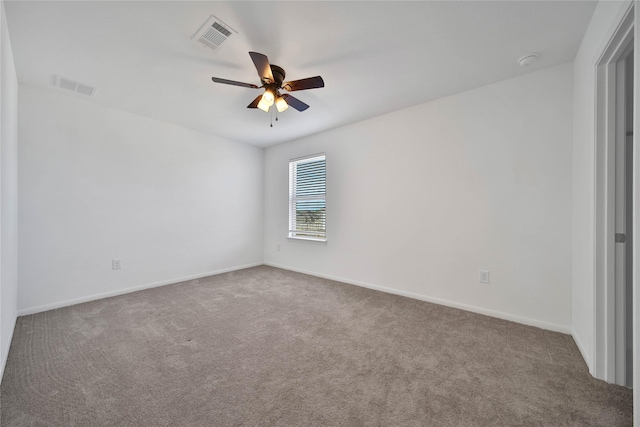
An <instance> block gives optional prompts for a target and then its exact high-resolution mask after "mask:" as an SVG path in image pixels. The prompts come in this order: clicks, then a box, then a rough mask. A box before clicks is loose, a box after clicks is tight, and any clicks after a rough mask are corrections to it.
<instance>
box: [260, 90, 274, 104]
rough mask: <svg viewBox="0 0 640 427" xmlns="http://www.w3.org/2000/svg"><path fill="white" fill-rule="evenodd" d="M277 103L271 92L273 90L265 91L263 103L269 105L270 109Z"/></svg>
mask: <svg viewBox="0 0 640 427" xmlns="http://www.w3.org/2000/svg"><path fill="white" fill-rule="evenodd" d="M274 101H275V97H274V96H273V92H271V90H269V89H267V90H265V91H264V94H263V95H262V101H261V102H264V103H265V104H267V105H268V106H269V107H271V106H272V105H273V102H274Z"/></svg>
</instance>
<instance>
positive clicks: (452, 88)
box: [5, 0, 595, 147]
mask: <svg viewBox="0 0 640 427" xmlns="http://www.w3.org/2000/svg"><path fill="white" fill-rule="evenodd" d="M594 9H595V2H592V1H587V2H582V1H568V2H560V1H534V2H528V1H497V2H492V1H470V2H463V1H454V2H436V1H410V2H400V1H388V2H387V1H375V2H374V1H371V2H369V1H354V2H346V1H345V2H341V1H323V2H314V1H300V2H285V1H275V2H272V1H259V2H244V1H242V2H239V1H231V2H205V1H197V2H185V1H179V2H171V1H123V2H115V1H105V2H101V1H70V2H57V1H45V2H35V1H7V0H5V10H6V14H7V22H8V27H9V34H10V38H11V43H12V47H13V53H14V58H15V62H16V69H17V73H18V80H19V81H20V83H22V84H24V85H29V86H34V87H41V88H44V89H46V90H57V91H61V92H64V93H68V94H69V95H70V96H76V97H78V98H81V99H85V100H87V101H89V102H94V103H97V104H101V105H105V106H109V107H113V108H118V109H122V110H125V111H129V112H132V113H135V114H139V115H142V116H146V117H150V118H153V119H157V120H162V121H166V122H171V123H175V124H178V125H181V126H185V127H188V128H192V129H195V130H198V131H201V132H205V133H208V134H211V135H216V136H218V137H222V138H226V139H229V140H233V141H240V142H246V143H249V144H253V145H257V146H261V147H265V146H269V145H273V144H277V143H280V142H285V141H290V140H294V139H297V138H300V137H303V136H306V135H310V134H314V133H318V132H322V131H324V130H328V129H331V128H335V127H338V126H342V125H345V124H348V123H353V122H356V121H360V120H364V119H367V118H370V117H374V116H377V115H380V114H385V113H388V112H391V111H395V110H398V109H402V108H406V107H410V106H412V105H417V104H420V103H423V102H427V101H430V100H433V99H437V98H441V97H444V96H448V95H451V94H454V93H459V92H462V91H465V90H468V89H471V88H474V87H479V86H482V85H486V84H489V83H493V82H496V81H500V80H504V79H507V78H511V77H515V76H518V75H521V74H524V73H528V72H531V71H535V70H539V69H541V68H545V67H550V66H553V65H557V64H560V63H563V62H567V61H571V60H573V58H574V57H575V54H576V52H577V50H578V47H579V44H580V41H581V39H582V36H583V34H584V32H585V30H586V28H587V25H588V23H589V20H590V18H591V15H592V13H593V11H594ZM211 15H215V16H216V17H218V18H220V19H221V20H222V21H224V22H225V23H226V24H227V25H228V26H230V27H231V28H233V29H234V30H235V31H237V34H234V35H232V36H231V37H230V38H229V39H228V40H227V41H225V42H224V43H223V44H222V45H221V46H220V47H219V48H218V49H216V50H210V49H207V48H205V47H203V46H201V45H199V44H198V43H196V42H195V41H194V40H192V36H193V35H194V34H195V33H196V31H197V30H198V28H200V26H201V25H202V24H203V23H204V22H205V21H206V20H207V19H208V18H209V17H210V16H211ZM249 51H256V52H260V53H263V54H265V55H267V56H268V58H269V60H270V62H271V63H272V64H277V65H279V66H281V67H283V68H284V69H285V70H286V73H287V77H286V80H296V79H301V78H305V77H311V76H316V75H321V76H322V77H323V78H324V81H325V85H326V86H325V88H322V89H313V90H307V91H299V92H295V93H293V95H295V96H296V97H297V98H299V99H300V100H301V101H303V102H305V103H307V104H309V105H310V106H311V107H310V108H309V109H308V110H307V111H305V112H298V111H296V110H294V109H293V108H289V109H288V110H287V111H285V112H283V113H281V114H279V120H278V122H275V123H274V126H273V128H270V127H269V124H270V121H271V117H270V116H271V113H264V112H262V111H260V110H257V109H247V108H246V106H247V105H248V104H249V103H250V102H251V101H252V100H253V99H254V98H255V97H256V96H257V95H258V94H259V93H260V91H259V90H256V89H250V88H244V87H237V86H228V85H221V84H215V83H213V82H212V81H211V77H212V76H216V77H222V78H226V79H231V80H238V81H242V82H247V83H253V84H257V85H260V80H259V78H258V75H257V73H256V70H255V67H254V66H253V63H252V62H251V58H250V57H249V55H248V52H249ZM530 52H536V53H537V54H538V55H539V60H538V62H536V63H535V64H533V65H531V66H529V67H526V68H521V67H519V66H518V64H517V59H518V58H519V57H521V56H523V55H525V54H527V53H530ZM52 75H59V76H62V77H65V78H68V79H72V80H75V81H78V82H81V83H84V84H87V85H90V86H95V87H96V88H97V90H96V92H95V94H94V95H93V96H91V97H86V96H85V95H81V94H75V93H72V92H69V91H65V90H64V89H61V88H56V87H54V86H52V84H51V79H52ZM274 118H275V117H274Z"/></svg>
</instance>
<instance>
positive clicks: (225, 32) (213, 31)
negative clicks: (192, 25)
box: [191, 15, 238, 49]
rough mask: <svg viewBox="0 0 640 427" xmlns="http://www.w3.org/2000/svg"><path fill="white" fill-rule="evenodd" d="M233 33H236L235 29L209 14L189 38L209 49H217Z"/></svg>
mask: <svg viewBox="0 0 640 427" xmlns="http://www.w3.org/2000/svg"><path fill="white" fill-rule="evenodd" d="M233 33H236V34H238V32H237V31H236V30H234V29H233V28H231V27H229V26H228V25H227V24H225V23H224V22H222V21H221V20H220V19H218V18H216V17H215V16H213V15H211V16H210V17H209V19H207V21H206V22H205V23H204V24H202V26H201V27H200V28H199V29H198V31H196V33H195V34H194V35H193V37H191V39H192V40H195V41H197V42H198V43H200V44H201V45H202V46H206V47H208V48H209V49H217V48H218V46H220V45H221V44H222V43H223V42H224V41H225V40H227V39H228V38H229V37H231V36H232V35H233Z"/></svg>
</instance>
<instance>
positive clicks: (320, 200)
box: [289, 154, 327, 241]
mask: <svg viewBox="0 0 640 427" xmlns="http://www.w3.org/2000/svg"><path fill="white" fill-rule="evenodd" d="M326 182H327V168H326V157H325V155H324V154H319V155H315V156H310V157H304V158H300V159H294V160H291V161H290V162H289V237H294V238H298V239H309V240H322V241H324V240H326V238H327V231H326V188H327V185H326Z"/></svg>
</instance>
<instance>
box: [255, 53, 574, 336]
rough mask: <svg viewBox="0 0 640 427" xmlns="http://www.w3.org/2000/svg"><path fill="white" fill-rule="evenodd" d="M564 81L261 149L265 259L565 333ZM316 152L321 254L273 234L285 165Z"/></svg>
mask: <svg viewBox="0 0 640 427" xmlns="http://www.w3.org/2000/svg"><path fill="white" fill-rule="evenodd" d="M571 74H572V67H571V64H564V65H561V66H557V67H553V68H550V69H545V70H542V71H537V72H533V73H530V74H527V75H524V76H521V77H518V78H514V79H511V80H507V81H503V82H500V83H496V84H492V85H489V86H485V87H481V88H478V89H474V90H471V91H468V92H464V93H461V94H458V95H454V96H451V97H448V98H444V99H440V100H437V101H434V102H430V103H427V104H422V105H419V106H416V107H412V108H408V109H405V110H401V111H397V112H394V113H391V114H387V115H384V116H381V117H377V118H374V119H370V120H367V121H363V122H360V123H356V124H352V125H349V126H345V127H342V128H339V129H335V130H332V131H328V132H324V133H321V134H317V135H314V136H311V137H307V138H304V139H301V140H298V141H294V142H291V143H286V144H282V145H278V146H274V147H270V148H268V149H267V150H266V154H265V249H264V258H265V262H266V263H268V264H271V265H278V266H283V267H285V268H290V269H294V270H300V271H305V272H310V273H312V274H318V275H322V276H328V277H334V278H339V279H340V280H344V281H347V282H351V283H356V284H361V285H365V286H371V287H377V288H386V290H389V291H391V292H396V293H401V294H405V295H411V296H414V297H418V298H423V299H427V300H435V301H438V302H442V303H446V304H450V305H454V306H459V307H464V308H467V309H471V310H474V311H479V312H484V313H487V314H492V315H495V316H498V317H504V318H509V319H514V320H517V321H520V322H523V323H529V324H534V325H539V326H542V327H546V328H550V329H556V330H562V331H570V329H571V234H570V233H571V221H570V220H571V141H572V130H571V123H572V111H571V110H572V106H571V94H572V77H571ZM320 152H325V153H326V154H327V174H328V177H327V236H328V242H327V244H326V245H322V244H313V243H308V242H300V241H295V240H291V239H287V238H286V236H287V203H288V201H287V197H288V193H287V180H288V175H287V174H288V169H287V165H288V160H289V159H290V158H294V157H299V156H303V155H307V154H314V153H320ZM278 244H280V245H281V250H280V251H277V250H276V248H277V245H278ZM481 269H487V270H490V272H491V284H489V285H486V284H480V283H478V270H481Z"/></svg>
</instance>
